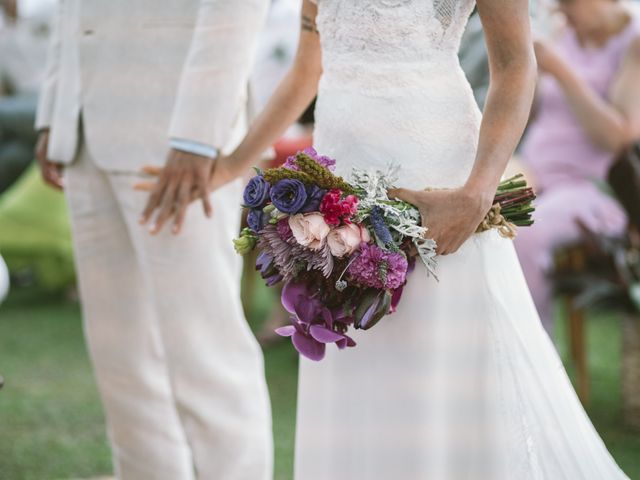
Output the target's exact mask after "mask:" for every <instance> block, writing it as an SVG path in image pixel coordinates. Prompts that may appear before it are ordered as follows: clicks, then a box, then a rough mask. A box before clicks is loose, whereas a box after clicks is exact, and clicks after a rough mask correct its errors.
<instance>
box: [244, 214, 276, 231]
mask: <svg viewBox="0 0 640 480" xmlns="http://www.w3.org/2000/svg"><path fill="white" fill-rule="evenodd" d="M269 218H270V216H269V214H268V213H264V212H263V211H262V210H259V209H252V210H250V211H249V213H248V214H247V225H249V228H250V229H251V230H253V231H254V232H256V233H258V232H259V231H260V230H262V229H263V228H264V226H265V225H266V224H267V223H268V222H269Z"/></svg>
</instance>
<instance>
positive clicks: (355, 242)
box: [327, 223, 371, 258]
mask: <svg viewBox="0 0 640 480" xmlns="http://www.w3.org/2000/svg"><path fill="white" fill-rule="evenodd" d="M370 240H371V236H370V235H369V231H368V230H367V229H366V228H361V227H360V226H358V225H355V224H353V223H350V224H347V225H344V226H342V227H339V228H334V229H333V230H331V232H330V233H329V236H328V237H327V244H328V245H329V250H331V255H333V256H334V257H338V258H342V257H344V256H346V255H351V254H352V253H353V252H355V251H356V250H357V249H358V247H359V246H360V243H362V242H366V243H368V242H369V241H370Z"/></svg>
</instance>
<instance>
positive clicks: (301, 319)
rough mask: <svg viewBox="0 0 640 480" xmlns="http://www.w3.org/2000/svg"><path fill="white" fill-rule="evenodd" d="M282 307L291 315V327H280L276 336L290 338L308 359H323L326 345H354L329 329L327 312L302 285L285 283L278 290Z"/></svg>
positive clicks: (342, 346) (329, 320) (331, 320)
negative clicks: (280, 294)
mask: <svg viewBox="0 0 640 480" xmlns="http://www.w3.org/2000/svg"><path fill="white" fill-rule="evenodd" d="M282 305H283V306H284V307H285V309H286V310H287V311H288V312H289V313H292V314H293V315H294V317H293V318H292V320H291V322H292V325H288V326H286V327H281V328H278V329H277V330H276V333H277V334H278V335H280V336H283V337H291V341H292V343H293V346H294V347H295V349H296V350H297V351H298V352H299V353H300V354H301V355H303V356H305V357H307V358H309V359H310V360H314V361H320V360H322V359H323V358H324V355H325V350H326V345H327V343H335V344H336V346H337V347H338V348H340V349H343V348H346V347H353V346H355V344H356V343H355V342H354V341H353V339H352V338H351V337H348V336H347V335H344V334H342V333H339V332H336V331H335V330H333V329H332V328H331V327H330V325H332V324H333V318H332V316H331V312H330V311H329V309H328V308H327V307H325V306H324V305H323V304H322V302H321V301H320V300H318V299H317V298H314V297H313V296H312V295H311V294H310V292H309V289H308V288H307V287H306V286H305V285H301V284H293V283H287V284H286V285H285V286H284V288H283V289H282Z"/></svg>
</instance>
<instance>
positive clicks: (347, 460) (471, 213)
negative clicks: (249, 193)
mask: <svg viewBox="0 0 640 480" xmlns="http://www.w3.org/2000/svg"><path fill="white" fill-rule="evenodd" d="M473 7H474V2H473V0H319V2H318V4H317V5H316V4H314V3H312V2H311V1H310V0H306V1H305V2H304V5H303V8H302V33H301V37H300V46H299V51H298V53H297V58H296V61H295V65H294V66H293V68H292V70H291V71H290V72H289V74H288V76H287V77H286V78H285V80H284V81H283V82H282V84H281V85H280V87H279V88H278V90H277V91H276V93H275V94H274V96H273V98H272V99H271V101H270V103H269V104H268V106H267V107H266V109H265V110H264V112H263V113H262V114H261V115H260V116H259V118H258V119H257V120H256V122H255V123H254V125H253V127H252V128H251V130H250V132H249V134H248V135H247V137H246V139H245V140H244V141H243V142H242V144H241V145H240V146H239V147H238V148H237V150H236V151H235V152H234V153H233V154H232V155H231V156H229V157H225V158H222V159H220V160H219V161H218V163H217V166H216V170H215V172H214V175H213V183H214V187H218V186H221V185H223V184H225V183H227V182H229V181H231V180H232V179H235V178H237V177H238V176H240V175H242V174H243V173H244V172H245V171H246V169H247V167H248V166H250V165H252V164H254V163H257V160H258V158H259V157H260V154H261V152H262V151H263V150H264V149H265V148H266V147H267V146H269V145H271V144H272V143H273V142H274V140H276V139H277V138H278V137H279V136H280V135H281V134H282V133H283V132H284V130H285V129H286V128H287V127H288V126H289V125H290V124H291V123H292V122H294V121H295V120H296V118H297V117H298V116H299V115H300V114H301V113H302V111H303V110H304V109H305V108H306V107H307V105H308V104H309V103H310V102H311V100H312V99H313V98H314V96H315V95H316V93H317V95H318V102H317V107H316V121H317V123H316V130H315V147H316V149H317V150H318V151H319V152H320V153H321V154H323V155H328V156H331V157H333V158H336V159H337V160H338V173H341V174H344V175H347V174H348V172H349V171H350V170H351V168H352V167H353V166H358V167H364V168H369V167H376V166H378V167H384V166H386V165H387V164H388V163H389V162H390V161H396V162H399V163H400V164H401V165H402V170H401V178H400V181H399V183H400V186H402V187H403V188H399V189H397V190H395V191H393V192H390V194H391V195H393V196H396V197H398V198H401V199H404V200H407V201H409V202H411V203H413V204H415V205H416V206H418V207H419V208H420V210H421V212H422V214H423V218H424V221H425V225H426V226H427V227H428V228H429V234H430V237H432V238H434V239H435V240H436V241H437V243H438V245H439V253H440V254H441V255H442V256H441V257H440V260H439V265H438V272H439V282H436V281H435V280H434V279H433V278H429V277H428V276H427V273H426V270H425V269H424V268H423V267H422V266H421V265H418V266H417V268H416V270H415V271H414V272H413V273H412V274H411V277H410V280H409V283H408V285H407V287H406V289H405V292H404V296H403V299H402V302H401V303H400V306H399V309H398V311H397V313H395V314H394V315H393V316H390V317H387V318H386V319H385V320H384V321H383V322H381V323H380V324H379V325H378V326H377V327H376V328H375V329H373V330H371V331H368V332H366V334H365V335H361V336H360V337H358V336H357V335H356V341H357V342H358V348H355V349H349V350H348V351H340V352H337V351H330V352H327V357H326V358H325V359H324V360H323V361H322V362H320V363H313V362H311V361H308V360H306V359H304V358H302V359H301V360H300V380H299V401H298V417H297V438H296V457H295V478H296V479H298V480H376V479H380V480H389V479H394V480H422V479H434V480H440V479H444V480H449V479H471V480H513V479H517V480H526V479H549V480H562V479H566V480H579V479H593V480H605V479H606V480H615V479H624V478H627V477H626V476H625V474H624V473H623V472H622V471H621V470H620V469H619V468H618V466H617V465H616V464H615V462H614V460H613V459H612V457H611V456H610V454H609V453H608V452H607V450H606V448H605V446H604V444H603V443H602V441H601V439H600V438H599V436H598V434H597V433H596V431H595V430H594V428H593V426H592V425H591V423H590V421H589V419H588V418H587V416H586V414H585V412H584V410H583V409H582V407H581V405H580V403H579V401H578V399H577V397H576V395H575V393H574V391H573V390H572V387H571V384H570V382H569V380H568V378H567V375H566V373H565V371H564V369H563V368H562V364H561V361H560V359H559V358H558V356H557V354H556V352H555V350H554V348H553V346H552V344H551V342H550V341H549V339H548V337H547V336H546V334H545V333H544V331H543V329H542V327H541V324H540V320H539V318H538V315H537V313H536V310H535V307H534V305H533V302H532V300H531V296H530V294H529V291H528V289H527V286H526V283H525V280H524V278H523V275H522V272H521V270H520V265H519V264H518V260H517V258H516V255H515V253H514V248H513V245H512V242H511V241H510V240H507V239H504V238H502V237H500V236H499V235H498V234H497V233H496V232H495V231H489V232H485V233H481V234H473V232H474V230H475V227H476V226H477V225H478V224H479V223H480V220H481V218H482V217H483V216H484V214H485V212H486V211H488V209H489V207H490V206H491V200H492V198H493V194H494V192H495V189H496V186H497V184H498V182H499V180H500V177H501V175H502V173H503V171H504V169H505V166H506V164H507V161H508V159H509V158H510V156H511V154H512V152H513V150H514V148H515V146H516V144H517V143H518V141H519V139H520V136H521V134H522V131H523V129H524V126H525V123H526V121H527V117H528V113H529V108H530V105H531V101H532V96H533V91H534V83H535V75H536V73H535V60H534V55H533V50H532V43H531V38H530V29H529V18H528V5H527V1H526V0H478V1H477V8H478V12H479V14H480V16H481V18H482V21H483V24H484V29H485V35H486V42H487V47H488V51H489V59H490V69H491V88H490V90H489V93H488V96H487V100H486V106H485V109H484V115H481V114H480V112H479V111H478V109H477V107H476V104H475V102H474V99H473V95H472V92H471V89H470V87H469V84H468V83H467V81H466V79H465V77H464V75H463V73H462V70H461V68H460V66H459V64H458V60H457V55H456V53H457V49H458V46H459V41H460V36H461V34H462V31H463V29H464V26H465V24H466V20H467V18H468V16H469V14H470V13H471V11H472V9H473ZM425 187H440V188H445V187H446V189H445V190H436V191H424V189H425ZM534 228H535V227H534ZM399 325H402V328H399Z"/></svg>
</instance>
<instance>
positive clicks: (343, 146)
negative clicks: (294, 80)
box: [315, 0, 480, 188]
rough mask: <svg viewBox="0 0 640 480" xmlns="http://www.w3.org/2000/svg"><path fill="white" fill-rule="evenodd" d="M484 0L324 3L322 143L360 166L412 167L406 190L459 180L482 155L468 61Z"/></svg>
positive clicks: (406, 170) (341, 161)
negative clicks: (464, 53) (467, 46)
mask: <svg viewBox="0 0 640 480" xmlns="http://www.w3.org/2000/svg"><path fill="white" fill-rule="evenodd" d="M473 5H474V0H319V1H318V16H317V19H316V21H317V24H318V29H319V31H320V40H321V44H322V63H323V75H322V79H321V81H320V88H319V95H318V104H317V107H316V131H315V143H316V146H317V147H318V149H319V150H320V151H322V152H323V153H324V154H327V155H333V156H334V157H335V158H337V159H338V168H339V170H340V173H342V174H345V175H348V173H349V171H350V168H351V167H352V166H358V167H360V168H368V167H372V166H380V167H383V166H385V165H386V164H388V163H389V162H392V161H393V162H399V163H401V165H402V170H401V177H402V178H401V180H400V183H401V184H402V185H404V186H414V187H420V186H421V187H423V188H424V187H427V186H434V187H436V186H452V185H459V184H461V183H462V182H463V181H464V179H465V178H466V176H467V174H468V171H469V169H470V168H471V165H472V163H473V160H474V157H475V149H476V144H477V136H478V127H479V124H480V112H479V111H478V108H477V106H476V104H475V101H474V98H473V94H472V92H471V87H470V86H469V83H468V82H467V80H466V78H465V76H464V73H463V71H462V68H461V67H460V64H459V62H458V56H457V52H458V48H459V45H460V38H461V36H462V33H463V30H464V28H465V25H466V22H467V19H468V17H469V14H470V12H471V10H472V8H473Z"/></svg>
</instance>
